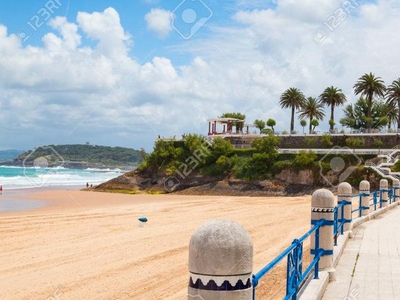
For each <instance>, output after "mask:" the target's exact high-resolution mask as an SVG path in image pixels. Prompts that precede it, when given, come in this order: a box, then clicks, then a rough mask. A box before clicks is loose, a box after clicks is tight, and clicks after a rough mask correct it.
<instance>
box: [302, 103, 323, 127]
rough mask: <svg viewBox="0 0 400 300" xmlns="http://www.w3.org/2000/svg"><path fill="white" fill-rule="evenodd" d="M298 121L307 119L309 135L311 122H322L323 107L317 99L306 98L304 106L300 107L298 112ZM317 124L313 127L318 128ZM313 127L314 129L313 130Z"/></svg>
mask: <svg viewBox="0 0 400 300" xmlns="http://www.w3.org/2000/svg"><path fill="white" fill-rule="evenodd" d="M299 116H300V119H305V118H309V119H310V122H309V133H310V134H311V132H312V130H313V129H312V126H313V124H312V121H313V120H314V119H315V120H322V119H323V118H324V116H325V113H324V110H323V105H322V103H319V102H318V101H317V99H315V98H313V97H308V98H307V100H306V102H305V103H304V105H303V106H302V108H301V110H300V115H299ZM318 125H319V124H317V125H315V126H318ZM315 126H314V128H315Z"/></svg>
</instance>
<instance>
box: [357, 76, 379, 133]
mask: <svg viewBox="0 0 400 300" xmlns="http://www.w3.org/2000/svg"><path fill="white" fill-rule="evenodd" d="M353 88H354V94H355V95H358V94H361V97H365V100H367V132H370V131H371V108H372V100H373V98H374V96H378V97H384V95H385V92H386V86H385V83H384V82H383V80H382V79H381V78H380V77H375V75H374V74H372V73H369V74H364V75H363V76H361V77H360V78H359V79H358V81H357V82H356V84H355V85H354V86H353Z"/></svg>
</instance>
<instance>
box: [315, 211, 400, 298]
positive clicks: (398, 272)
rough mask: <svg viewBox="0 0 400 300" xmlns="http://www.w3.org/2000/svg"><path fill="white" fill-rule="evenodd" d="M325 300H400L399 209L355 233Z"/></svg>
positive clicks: (361, 227)
mask: <svg viewBox="0 0 400 300" xmlns="http://www.w3.org/2000/svg"><path fill="white" fill-rule="evenodd" d="M353 233H354V236H353V238H352V239H349V240H348V243H347V245H346V247H345V249H344V252H343V254H342V256H341V257H340V260H339V263H338V265H337V266H336V273H335V276H336V281H333V282H331V283H329V285H328V288H327V290H326V291H325V294H324V296H323V298H322V299H323V300H369V299H370V300H381V299H382V300H391V299H399V300H400V206H396V207H395V208H394V209H391V210H389V211H387V212H386V213H384V214H382V215H380V216H378V217H377V218H376V219H373V220H371V221H368V222H366V223H363V224H361V225H359V226H357V227H356V228H354V230H353Z"/></svg>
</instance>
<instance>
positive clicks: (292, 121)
mask: <svg viewBox="0 0 400 300" xmlns="http://www.w3.org/2000/svg"><path fill="white" fill-rule="evenodd" d="M293 131H294V106H292V118H291V120H290V133H292V132H293Z"/></svg>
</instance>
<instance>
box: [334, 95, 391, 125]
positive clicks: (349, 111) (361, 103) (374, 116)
mask: <svg viewBox="0 0 400 300" xmlns="http://www.w3.org/2000/svg"><path fill="white" fill-rule="evenodd" d="M367 110H368V108H367V101H366V100H365V99H364V98H360V99H358V100H357V102H356V103H355V104H349V105H347V106H346V107H345V109H344V118H342V119H340V123H341V124H342V125H344V126H346V127H349V128H352V129H357V130H360V129H366V128H367V122H368V118H367V117H366V115H367ZM386 110H387V107H386V105H385V104H384V103H383V102H382V101H374V102H373V105H372V108H371V119H370V120H369V123H370V124H371V125H372V127H373V128H377V129H380V128H382V127H383V126H385V125H386V124H387V118H386V117H385V112H386ZM385 118H386V120H385Z"/></svg>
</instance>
